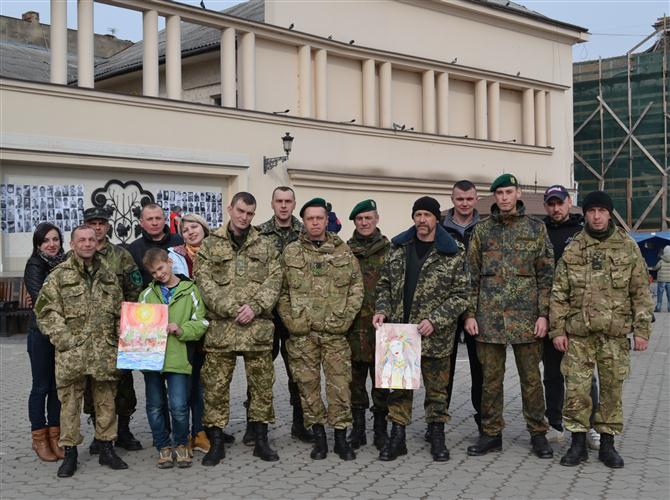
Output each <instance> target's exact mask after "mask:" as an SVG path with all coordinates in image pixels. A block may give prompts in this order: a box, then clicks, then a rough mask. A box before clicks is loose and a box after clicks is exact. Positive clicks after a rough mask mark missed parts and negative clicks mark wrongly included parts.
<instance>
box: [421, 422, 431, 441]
mask: <svg viewBox="0 0 670 500" xmlns="http://www.w3.org/2000/svg"><path fill="white" fill-rule="evenodd" d="M430 432H431V428H430V424H428V425H427V426H426V432H425V433H424V434H423V440H424V441H425V442H426V443H430Z"/></svg>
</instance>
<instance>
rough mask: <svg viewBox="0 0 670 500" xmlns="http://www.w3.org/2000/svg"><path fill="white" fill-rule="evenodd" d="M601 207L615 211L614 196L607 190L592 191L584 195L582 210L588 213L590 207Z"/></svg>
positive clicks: (610, 211)
mask: <svg viewBox="0 0 670 500" xmlns="http://www.w3.org/2000/svg"><path fill="white" fill-rule="evenodd" d="M594 207H600V208H604V209H606V210H607V211H608V212H609V213H612V212H613V211H614V204H613V203H612V198H610V195H608V194H607V193H606V192H605V191H591V192H590V193H589V194H587V195H586V196H585V197H584V202H583V203H582V212H583V213H586V211H587V210H588V209H589V208H594Z"/></svg>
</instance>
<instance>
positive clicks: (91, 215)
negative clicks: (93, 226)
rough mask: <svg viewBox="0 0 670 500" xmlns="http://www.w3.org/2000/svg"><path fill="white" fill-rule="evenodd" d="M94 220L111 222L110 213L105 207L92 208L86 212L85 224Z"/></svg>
mask: <svg viewBox="0 0 670 500" xmlns="http://www.w3.org/2000/svg"><path fill="white" fill-rule="evenodd" d="M94 219H102V220H105V221H109V212H108V211H107V209H106V208H105V207H91V208H87V209H86V210H84V222H87V221H89V220H94Z"/></svg>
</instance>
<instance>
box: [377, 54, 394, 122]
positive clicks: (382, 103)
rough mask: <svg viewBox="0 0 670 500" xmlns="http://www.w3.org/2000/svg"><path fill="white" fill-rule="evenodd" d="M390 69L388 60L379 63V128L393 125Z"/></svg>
mask: <svg viewBox="0 0 670 500" xmlns="http://www.w3.org/2000/svg"><path fill="white" fill-rule="evenodd" d="M392 71H393V69H392V66H391V63H390V62H383V63H381V64H380V65H379V126H380V127H381V128H391V127H392V126H393V111H392V110H393V101H392V97H391V96H392V94H391V92H392V81H393V78H392Z"/></svg>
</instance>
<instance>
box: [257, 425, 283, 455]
mask: <svg viewBox="0 0 670 500" xmlns="http://www.w3.org/2000/svg"><path fill="white" fill-rule="evenodd" d="M253 424H254V425H255V426H256V429H255V432H254V435H255V436H256V445H255V446H254V456H255V457H258V458H260V459H261V460H264V461H266V462H276V461H277V460H279V455H277V452H276V451H275V450H273V449H272V448H270V443H268V424H264V423H262V422H253Z"/></svg>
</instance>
